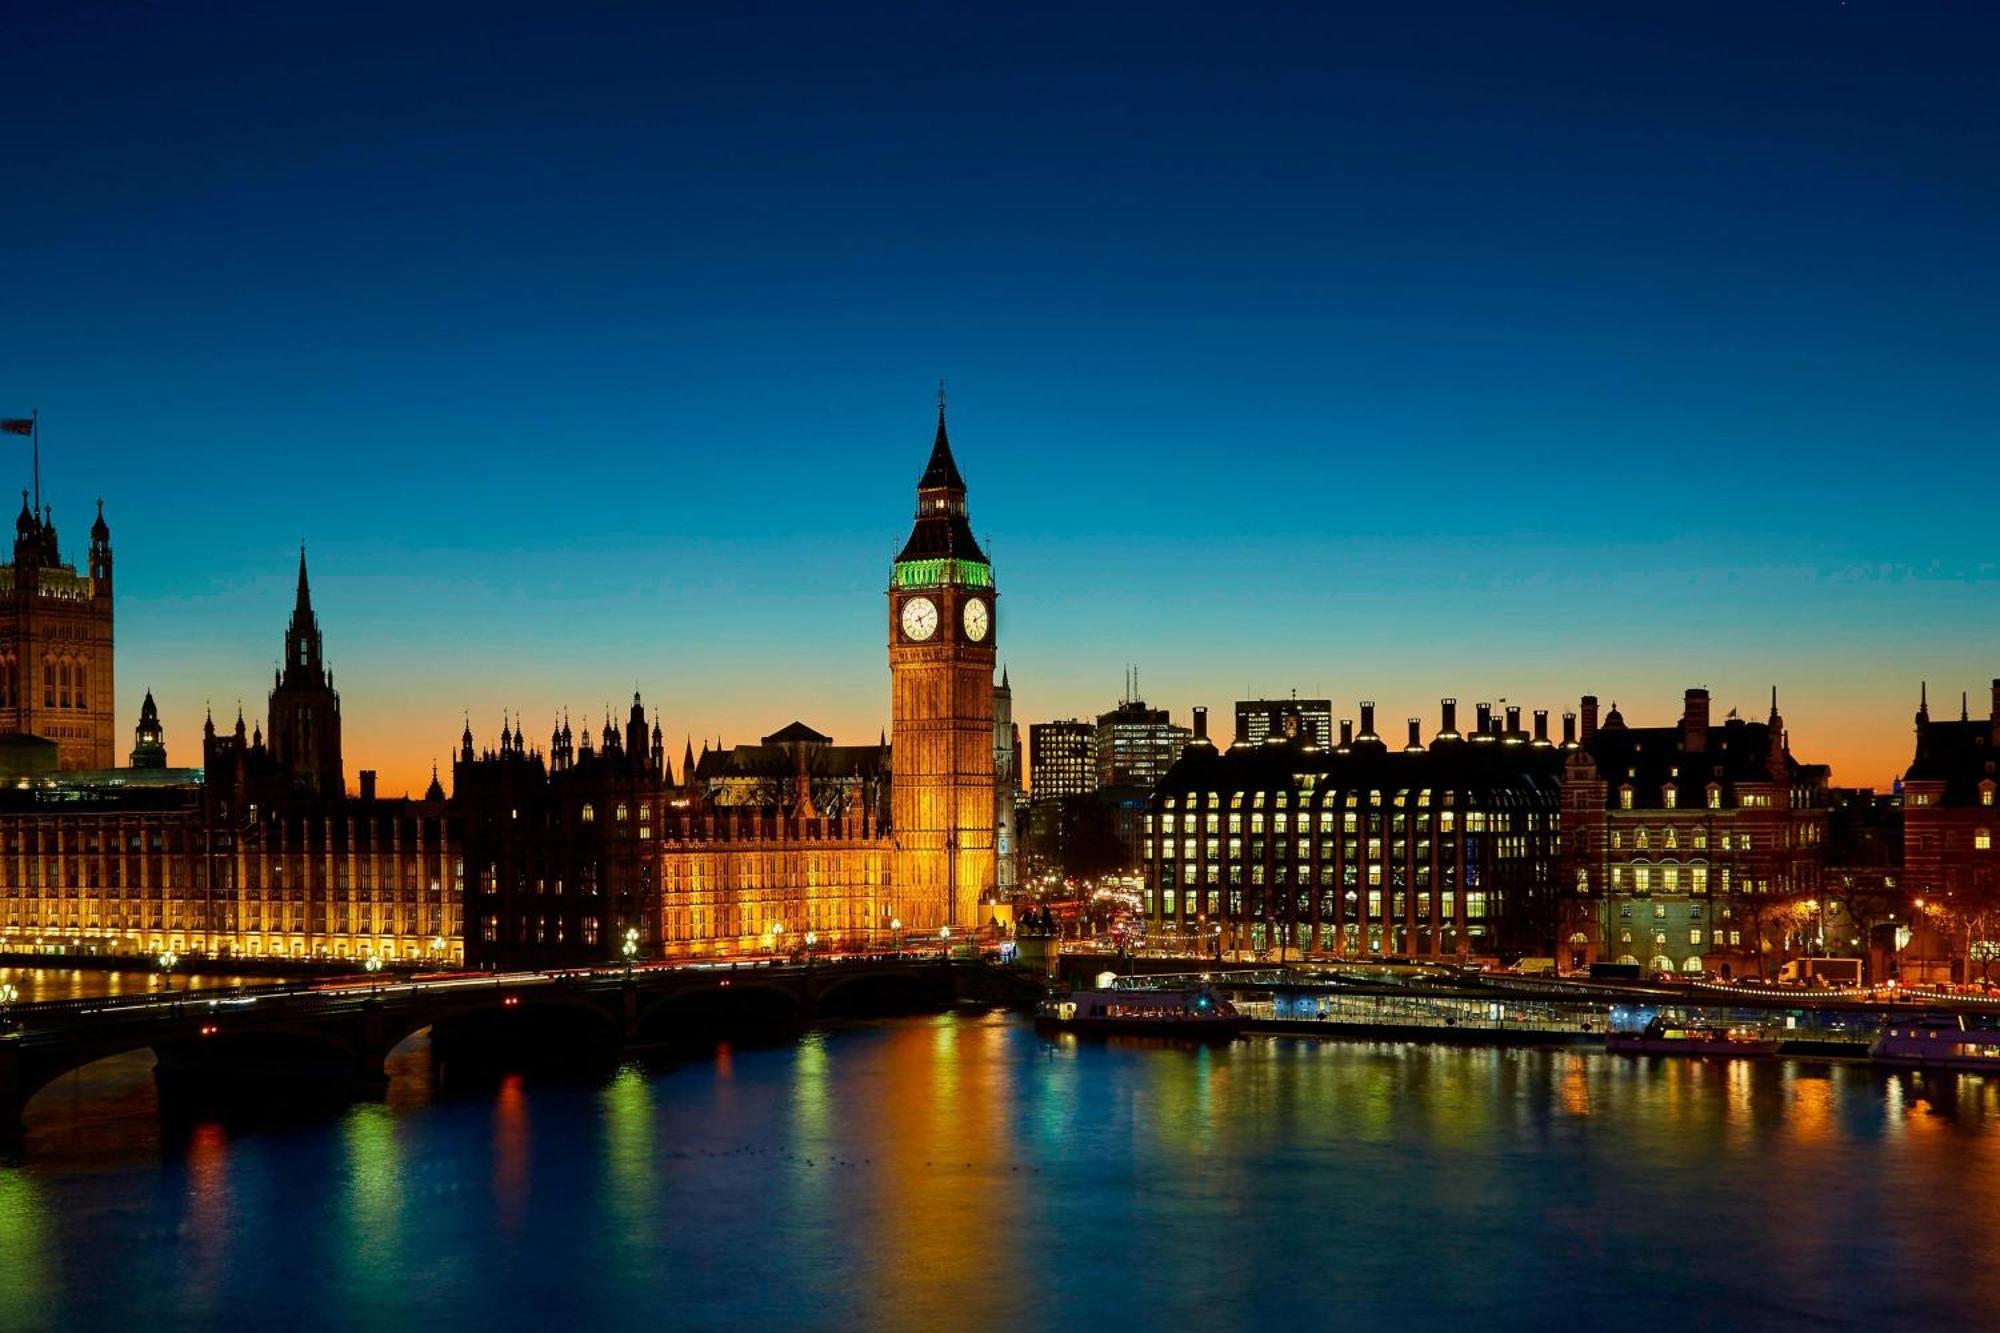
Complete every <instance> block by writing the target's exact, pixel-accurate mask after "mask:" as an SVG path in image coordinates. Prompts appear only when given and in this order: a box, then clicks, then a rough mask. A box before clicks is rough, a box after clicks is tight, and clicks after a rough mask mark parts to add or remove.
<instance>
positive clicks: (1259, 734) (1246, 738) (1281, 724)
mask: <svg viewBox="0 0 2000 1333" xmlns="http://www.w3.org/2000/svg"><path fill="white" fill-rule="evenodd" d="M1292 735H1302V736H1305V737H1307V738H1308V739H1310V740H1311V741H1312V742H1313V743H1314V744H1315V745H1318V746H1320V747H1321V748H1322V749H1329V748H1331V747H1332V745H1333V700H1331V699H1297V698H1293V699H1238V700H1237V701H1236V739H1235V741H1234V744H1237V745H1262V744H1263V743H1264V738H1265V737H1267V736H1292Z"/></svg>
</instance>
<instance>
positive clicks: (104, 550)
mask: <svg viewBox="0 0 2000 1333" xmlns="http://www.w3.org/2000/svg"><path fill="white" fill-rule="evenodd" d="M90 582H91V587H90V592H91V596H93V597H109V596H110V595H111V526H110V525H109V524H108V523H106V522H105V521H104V501H103V500H101V499H100V500H99V501H98V502H97V521H96V522H95V523H92V524H91V525H90Z"/></svg>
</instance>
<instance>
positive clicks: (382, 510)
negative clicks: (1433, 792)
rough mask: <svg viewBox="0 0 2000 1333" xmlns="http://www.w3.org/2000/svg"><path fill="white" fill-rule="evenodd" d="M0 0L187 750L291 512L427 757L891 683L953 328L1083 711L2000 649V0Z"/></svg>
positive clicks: (41, 298)
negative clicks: (615, 705) (465, 726)
mask: <svg viewBox="0 0 2000 1333" xmlns="http://www.w3.org/2000/svg"><path fill="white" fill-rule="evenodd" d="M412 10H421V11H422V12H420V13H412V12H409V11H412ZM5 13H6V16H5V17H0V48H4V49H5V50H6V51H7V52H8V56H7V66H8V77H7V80H6V83H5V86H4V89H0V108H4V114H0V161H4V162H5V164H6V180H7V182H8V193H9V197H8V200H7V203H6V205H5V207H4V209H0V299H4V301H5V308H6V311H7V318H6V320H5V321H4V324H0V411H5V412H7V413H9V414H12V413H14V412H17V411H20V412H25V411H26V410H27V409H28V408H29V407H31V406H39V407H40V409H41V410H42V413H43V417H44V421H45V424H46V430H45V436H44V439H45V459H44V475H45V490H46V492H47V496H48V498H49V499H50V500H51V501H52V503H53V504H54V505H55V506H56V516H57V519H58V522H59V523H60V524H61V525H62V526H63V528H64V531H65V534H66V536H67V537H68V539H69V544H70V547H71V548H72V549H75V548H76V546H77V543H78V541H79V539H80V538H81V536H82V529H83V526H84V523H85V522H86V518H85V516H86V515H87V513H88V511H89V501H90V500H91V499H92V498H94V497H95V496H97V495H99V494H102V495H103V496H104V497H105V501H106V508H107V513H108V515H109V517H110V519H111V522H112V524H113V530H114V534H115V540H116V542H117V545H118V553H119V558H120V566H119V572H120V578H121V580H122V582H121V603H120V609H119V614H120V638H121V642H120V657H119V673H120V694H121V708H122V709H123V711H125V712H126V713H128V714H131V713H134V712H135V711H136V706H137V704H136V701H137V697H138V694H139V692H140V691H141V690H143V689H144V688H145V687H146V686H147V685H149V684H150V685H152V686H153V687H154V688H155V689H156V690H157V691H159V693H160V694H161V702H162V705H163V708H164V711H165V714H166V720H167V723H168V727H169V742H170V746H172V747H174V748H175V757H176V758H177V759H183V760H185V759H190V758H192V757H193V753H194V752H193V749H192V747H193V745H194V743H195V739H196V737H195V728H196V727H197V726H198V723H199V717H200V709H201V706H202V702H203V700H204V699H210V698H212V699H214V700H215V701H216V704H217V708H218V711H221V710H223V709H225V708H232V709H233V706H234V703H235V700H236V699H237V698H239V697H241V698H243V699H244V700H246V702H248V703H250V704H251V705H252V707H253V708H254V709H261V690H262V688H263V686H264V682H265V680H266V679H267V676H266V675H265V673H267V672H268V671H269V669H270V662H269V659H270V658H271V657H272V655H273V654H274V653H275V651H276V649H277V647H278V643H279V638H280V634H281V631H282V627H283V621H284V617H285V614H286V611H287V608H288V605H289V585H290V579H291V561H292V558H293V556H292V546H293V544H294V543H295V542H296V541H297V540H298V539H299V538H301V537H304V538H305V539H306V540H307V541H308V542H309V544H310V546H311V548H312V553H313V564H314V571H315V582H316V587H317V589H318V590H319V600H320V603H321V611H322V619H323V621H324V623H325V627H326V630H327V634H328V643H329V651H330V653H331V654H332V656H333V658H334V660H335V663H336V669H337V670H338V671H339V672H340V676H339V679H340V683H341V685H342V687H343V691H344V694H345V696H346V712H347V714H348V718H349V721H348V729H349V733H350V736H351V737H353V738H354V739H353V740H351V741H350V747H349V748H350V750H351V751H353V752H354V753H352V754H351V755H350V759H349V766H350V768H353V767H359V766H361V765H364V764H367V763H369V762H371V761H373V762H375V763H377V764H378V765H379V766H381V767H382V768H384V769H385V770H386V773H385V778H386V779H387V780H388V781H390V782H391V783H392V785H393V784H395V783H396V782H397V781H398V780H399V779H408V778H410V777H412V776H414V775H415V774H416V773H417V772H418V771H419V770H420V768H421V767H422V765H423V764H424V763H425V762H427V758H428V756H429V755H431V754H434V753H441V752H442V751H443V748H444V746H445V745H446V744H447V743H448V742H449V740H450V737H451V735H452V734H453V733H455V732H456V730H457V714H458V710H459V709H460V708H461V707H469V708H471V709H472V710H473V711H474V714H475V718H476V719H478V720H479V721H480V728H481V730H482V732H485V731H492V730H497V727H498V711H499V709H500V708H501V707H502V706H510V707H513V706H518V707H521V708H524V709H526V710H528V713H529V716H530V718H531V720H532V721H533V722H534V723H535V726H536V728H537V729H538V730H539V729H541V728H543V727H545V726H546V722H545V719H546V718H547V716H548V715H549V713H550V711H551V710H552V709H553V708H555V707H557V706H559V705H561V704H564V703H568V704H570V705H571V706H572V707H575V708H578V709H584V708H589V709H591V710H593V711H594V710H595V708H596V706H597V705H599V704H600V703H602V702H603V701H604V700H607V699H610V700H615V699H617V698H618V697H619V696H620V695H621V694H622V693H625V692H627V691H629V690H630V689H631V688H632V686H633V684H634V683H635V682H636V683H638V684H639V685H641V686H642V687H644V688H645V689H646V690H647V691H648V694H649V697H650V698H652V699H654V700H655V701H657V702H659V703H661V704H663V705H664V706H665V709H666V717H667V725H668V728H669V730H670V731H672V732H673V733H675V734H676V736H678V735H679V734H681V733H683V732H694V733H696V734H700V733H702V732H704V731H706V732H710V733H713V732H716V731H723V732H726V733H728V734H729V735H730V737H731V738H732V739H739V738H742V737H744V736H748V735H754V734H757V733H759V732H761V731H763V730H769V729H771V728H773V727H775V726H776V725H777V724H779V723H782V722H784V721H787V720H789V719H790V718H791V717H792V716H794V715H803V716H806V717H808V718H809V719H812V720H815V721H817V722H818V724H819V725H821V726H822V728H823V729H831V730H833V731H835V732H836V734H837V735H842V736H854V735H857V734H860V733H871V734H872V732H873V730H874V729H875V728H876V727H877V726H879V725H880V724H881V722H882V720H883V719H884V717H885V716H886V712H887V709H886V688H885V684H886V675H885V672H884V670H883V665H882V647H881V644H882V637H883V625H884V616H883V610H882V602H881V595H880V590H881V587H882V585H883V582H884V580H885V577H886V566H887V561H888V558H889V556H890V555H891V554H892V553H893V547H894V545H895V543H896V541H897V540H898V539H899V538H900V536H901V535H902V531H903V530H904V528H905V527H906V526H907V520H908V514H909V507H910V503H911V494H910V487H911V485H912V484H913V482H914V479H915V475H916V472H917V470H918V469H919V467H920V466H921V463H922V460H923V455H924V451H925V449H926V446H927V443H928V436H929V428H930V420H929V418H930V412H931V406H930V404H931V394H932V392H933V385H934V383H935V381H936V380H937V378H938V377H939V376H944V377H946V378H947V379H948V380H949V382H950V389H951V398H952V403H953V433H954V439H955V441H956V442H957V444H958V447H959V456H960V461H961V463H962V465H963V467H964V469H965V471H966V473H967V476H968V478H969V480H970V482H971V484H972V487H973V496H972V503H973V512H974V516H975V520H976V522H977V524H978V526H979V528H980V529H981V531H982V533H984V534H989V535H990V537H991V541H992V545H993V547H994V548H995V554H996V558H997V561H998V565H999V572H1000V579H1001V587H1002V591H1003V595H1004V602H1003V620H1002V635H1001V645H1002V651H1003V655H1004V656H1005V657H1006V658H1007V660H1008V661H1009V662H1010V664H1011V666H1012V674H1013V679H1014V682H1015V684H1016V687H1017V692H1018V694H1019V696H1020V701H1021V702H1020V709H1019V711H1020V713H1021V715H1022V718H1023V720H1024V721H1030V720H1036V719H1038V718H1041V717H1046V716H1054V715H1064V714H1068V713H1072V712H1082V711H1087V710H1095V709H1098V708H1101V707H1103V706H1106V705H1108V703H1109V702H1111V700H1112V699H1113V698H1114V697H1115V695H1116V694H1117V692H1118V690H1119V688H1120V682H1121V678H1122V671H1123V667H1124V664H1125V663H1126V662H1128V661H1136V662H1139V663H1140V664H1141V665H1142V669H1143V672H1144V676H1143V683H1144V684H1145V687H1146V691H1147V693H1148V694H1149V695H1151V696H1153V697H1154V699H1155V700H1156V702H1164V703H1167V704H1169V705H1171V706H1172V707H1174V708H1175V709H1176V710H1177V711H1184V710H1185V709H1186V707H1187V706H1188V705H1190V704H1193V703H1198V702H1205V703H1208V704H1210V705H1211V706H1214V707H1217V708H1226V706H1227V704H1228V702H1229V700H1230V699H1231V698H1233V697H1235V696H1236V695H1237V694H1238V693H1240V692H1241V691H1242V690H1244V689H1246V688H1249V689H1253V690H1259V691H1270V692H1282V691H1283V690H1285V689H1287V688H1290V687H1293V686H1296V687H1298V688H1299V689H1300V690H1301V691H1302V692H1312V693H1328V694H1332V695H1333V696H1335V697H1336V698H1337V699H1339V700H1340V701H1342V708H1343V711H1345V712H1350V713H1351V712H1352V703H1353V700H1354V699H1356V698H1357V697H1375V698H1378V699H1380V700H1382V701H1383V706H1384V709H1385V711H1386V714H1387V715H1388V716H1389V717H1391V718H1395V717H1399V716H1401V715H1402V714H1403V713H1405V712H1411V711H1416V712H1422V713H1424V714H1425V715H1426V716H1427V717H1428V716H1430V715H1431V714H1432V713H1433V712H1434V704H1433V700H1434V698H1435V696H1436V695H1439V694H1446V693H1449V694H1456V695H1458V696H1459V697H1461V698H1465V699H1476V698H1488V697H1498V696H1502V695H1505V696H1508V697H1509V698H1512V699H1515V700H1517V701H1520V702H1523V703H1525V704H1527V705H1529V706H1531V707H1532V706H1536V705H1541V706H1547V707H1550V708H1551V709H1554V710H1557V711H1560V709H1562V708H1563V707H1565V706H1568V705H1569V704H1570V702H1571V701H1572V700H1573V698H1574V696H1575V695H1576V694H1577V693H1578V692H1580V691H1583V690H1596V691H1597V692H1600V693H1603V694H1606V695H1612V696H1619V697H1621V698H1622V699H1623V701H1624V703H1625V705H1626V709H1627V712H1628V714H1630V715H1632V716H1633V717H1634V719H1635V720H1642V719H1644V720H1654V721H1663V720H1667V719H1668V718H1670V717H1671V716H1672V715H1673V713H1674V711H1675V708H1676V701H1677V699H1678V694H1679V690H1680V689H1681V687H1682V686H1683V685H1686V684H1693V683H1706V684H1709V685H1710V686H1711V687H1712V688H1714V689H1715V690H1716V693H1717V698H1718V702H1719V704H1720V705H1721V706H1722V707H1724V708H1727V707H1729V706H1731V705H1734V704H1740V705H1742V706H1744V707H1746V708H1748V707H1751V706H1760V705H1761V702H1762V699H1763V692H1764V690H1765V689H1766V688H1767V687H1768V684H1769V683H1770V682H1772V681H1776V682H1778V683H1780V684H1781V685H1782V686H1784V687H1785V688H1786V690H1787V700H1788V705H1787V709H1786V711H1787V715H1788V719H1789V720H1790V722H1791V724H1792V727H1793V732H1794V737H1795V743H1796V745H1797V748H1798V749H1799V750H1801V751H1802V752H1803V753H1805V754H1806V756H1807V757H1808V758H1831V759H1833V760H1834V761H1835V762H1836V763H1837V764H1839V765H1840V769H1839V771H1838V773H1837V776H1839V777H1841V778H1844V779H1847V780H1852V781H1881V780H1882V779H1884V778H1886V777H1887V775H1888V772H1889V770H1890V769H1891V768H1892V767H1893V766H1894V765H1895V763H1896V762H1897V761H1898V760H1899V759H1900V758H1901V756H1902V755H1903V753H1904V750H1905V744H1904V738H1905V736H1906V731H1905V726H1906V720H1907V714H1908V712H1909V708H1910V706H1911V703H1912V698H1911V696H1913V695H1914V690H1915V681H1916V679H1917V678H1918V677H1920V676H1928V677H1929V678H1930V679H1931V680H1932V681H1933V682H1935V683H1936V684H1935V685H1934V688H1935V689H1937V690H1941V691H1943V692H1945V693H1946V694H1947V695H1949V694H1950V693H1952V692H1955V691H1956V690H1958V689H1960V688H1966V687H1972V688H1975V689H1977V688H1978V687H1979V686H1980V685H1981V684H1982V683H1983V682H1984V680H1985V679H1986V678H1987V677H1988V676H1990V675H1993V674H1994V673H1995V672H1996V671H2000V652H1996V649H2000V643H1996V638H2000V636H1996V634H1995V630H1994V626H1995V624H1996V613H2000V558H1997V557H1996V555H1995V550H1994V542H1993V521H1992V512H1993V498H1994V490H1995V480H1996V477H2000V468H1996V465H1995V457H1994V438H1995V425H1996V415H2000V414H1996V398H2000V394H1997V393H1996V388H1995V385H1996V382H2000V381H1996V376H1995V363H1996V358H1995V352H1996V330H1995V315H1994V311H1995V310H1996V309H2000V271H1997V270H1996V257H1995V253H1996V245H1995V243H1996V238H2000V227H1996V223H2000V207H1996V204H2000V190H1997V189H1996V178H1995V177H1996V168H2000V152H1996V150H1995V144H1996V142H2000V135H1996V130H2000V125H1996V108H2000V99H1996V97H1995V94H1994V90H1993V88H1994V83H1993V73H1992V72H1993V70H1994V68H1995V67H1996V57H2000V49H1996V47H1997V46H2000V43H1996V38H1997V37H2000V11H1996V10H1995V9H1994V8H1993V7H1992V6H1990V5H1975V4H1964V5H1956V6H1950V5H1921V4H1918V5H1909V4H1887V3H1864V2H1863V0H1853V2H1852V3H1848V4H1845V5H1843V4H1840V3H1838V0H1829V2H1825V3H1752V4H1745V3H1736V4H1727V5H1703V4H1678V5H1665V4H1643V5H1642V4H1613V3H1605V2H1604V0H1595V2H1593V3H1579V4H1574V5H1520V6H1513V5H1504V4H1480V5H1471V6H1464V7H1455V8H1454V7H1436V8H1425V7H1423V6H1419V5H1416V4H1398V5H1381V6H1375V7H1372V8H1369V9H1365V10H1360V11H1354V12H1348V13H1342V14H1333V13H1329V12H1326V10H1325V8H1324V7H1313V6H1300V7H1297V8H1295V9H1285V8H1276V9H1269V10H1266V11H1264V12H1261V13H1259V14H1256V15H1254V16H1249V15H1244V14H1241V13H1238V12H1235V11H1234V10H1229V11H1224V10H1217V11H1214V12H1208V13H1204V12H1201V11H1198V10H1182V9H1173V8H1164V7H1159V6H1148V7H1145V8H1143V9H1141V8H1134V9H1131V10H1128V11H1124V12H1122V13H1121V12H1112V11H1095V12H1093V13H1091V14H1088V15H1085V14H1078V13H1074V12H1069V11H1051V12H1048V13H1042V14H1032V15H1030V14H1023V13H1021V12H1020V11H1019V10H1010V11H1006V12H1000V13H993V14H986V15H976V16H975V15H966V14H959V15H951V16H945V15H940V14H936V13H924V12H921V11H909V12H893V11H886V10H884V11H877V12H875V13H872V14H868V15H838V16H835V15H829V14H826V13H824V12H821V13H818V14H816V15H797V14H785V13H782V12H780V11H776V10H766V11H760V12H759V13H757V14H756V15H754V16H753V15H749V14H744V13H738V14H732V15H728V16H720V15H718V14H713V13H711V14H702V13H681V14H675V13H672V12H668V11H666V10H665V9H664V8H663V7H657V6H646V5H630V6H617V7H589V6H547V7H541V6H518V5H479V6H469V5H468V6H462V7H459V6H444V5H426V6H407V5H405V6H383V7H375V6H369V5H341V6H324V7H315V8H312V9H308V8H307V7H305V6H295V5H281V6H257V7H251V6H231V5H221V4H212V5H194V4H174V5H163V4H162V5H135V4H115V5H111V4H106V5H88V4H85V5H77V4H33V3H30V4H21V3H16V4H14V5H10V6H8V7H7V10H6V11H5ZM17 468H18V470H19V471H20V472H21V473H22V474H23V477H24V479H25V473H26V467H25V459H22V460H19V462H18V464H17Z"/></svg>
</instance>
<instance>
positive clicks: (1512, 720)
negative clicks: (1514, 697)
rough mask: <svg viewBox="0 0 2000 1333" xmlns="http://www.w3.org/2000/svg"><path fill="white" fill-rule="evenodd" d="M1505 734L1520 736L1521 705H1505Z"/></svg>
mask: <svg viewBox="0 0 2000 1333" xmlns="http://www.w3.org/2000/svg"><path fill="white" fill-rule="evenodd" d="M1507 734H1508V735H1509V736H1518V735H1520V734H1521V705H1519V704H1508V705H1507Z"/></svg>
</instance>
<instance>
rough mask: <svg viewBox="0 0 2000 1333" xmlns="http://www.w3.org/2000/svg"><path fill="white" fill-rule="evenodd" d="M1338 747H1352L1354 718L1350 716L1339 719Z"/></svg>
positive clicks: (1344, 748) (1343, 748)
mask: <svg viewBox="0 0 2000 1333" xmlns="http://www.w3.org/2000/svg"><path fill="white" fill-rule="evenodd" d="M1340 748H1341V749H1342V750H1351V749H1353V748H1354V719H1353V718H1351V717H1343V718H1342V719H1340Z"/></svg>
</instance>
